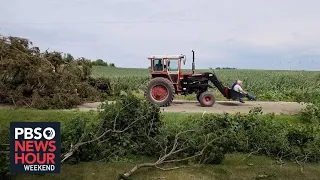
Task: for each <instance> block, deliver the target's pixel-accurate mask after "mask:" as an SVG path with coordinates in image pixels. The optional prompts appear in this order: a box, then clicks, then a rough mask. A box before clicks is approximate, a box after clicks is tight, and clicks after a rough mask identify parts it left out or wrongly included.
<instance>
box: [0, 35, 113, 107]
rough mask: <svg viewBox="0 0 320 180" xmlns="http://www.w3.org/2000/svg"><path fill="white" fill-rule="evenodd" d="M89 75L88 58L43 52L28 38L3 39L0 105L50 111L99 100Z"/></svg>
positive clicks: (0, 61) (99, 95)
mask: <svg viewBox="0 0 320 180" xmlns="http://www.w3.org/2000/svg"><path fill="white" fill-rule="evenodd" d="M90 75H91V64H90V61H89V60H87V59H85V58H78V59H75V60H74V59H73V58H71V59H70V58H66V57H63V54H62V53H59V52H48V51H45V52H40V48H39V47H33V46H32V42H31V41H29V40H28V39H24V38H19V37H11V36H10V37H4V36H0V103H9V104H12V105H14V106H19V107H20V106H26V107H30V108H39V109H47V108H70V107H73V106H75V105H78V104H81V103H82V102H83V101H85V100H99V99H100V98H101V97H102V96H101V92H99V91H97V88H96V87H93V86H91V85H90V84H89V80H90ZM92 81H93V80H92V79H91V80H90V82H91V83H92ZM94 84H95V83H94ZM107 88H108V87H104V91H107V90H108V89H107Z"/></svg>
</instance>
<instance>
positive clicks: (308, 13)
mask: <svg viewBox="0 0 320 180" xmlns="http://www.w3.org/2000/svg"><path fill="white" fill-rule="evenodd" d="M0 2H1V4H2V6H0V34H2V35H12V36H20V37H25V38H28V39H30V40H31V41H32V42H34V44H35V45H36V46H39V47H40V49H41V50H43V51H44V50H46V49H49V50H56V51H62V52H66V53H67V52H68V53H71V54H72V55H73V56H75V57H81V56H83V57H86V58H89V59H97V58H101V59H103V60H105V61H107V62H114V63H115V64H116V65H117V66H121V67H143V68H144V67H148V66H149V62H148V61H147V57H148V56H149V55H153V54H156V55H162V54H174V55H176V54H185V55H187V57H188V58H187V64H186V66H185V67H184V68H191V59H192V53H191V50H192V49H194V50H195V56H196V68H208V67H213V68H215V67H218V66H220V67H221V66H223V67H236V68H250V69H290V68H291V69H300V68H302V69H306V70H320V23H319V19H320V11H319V8H320V1H319V0H305V1H303V0H223V1H222V0H105V1H102V0H51V1H46V0H28V1H25V0H0ZM280 62H281V63H280ZM290 62H291V63H290Z"/></svg>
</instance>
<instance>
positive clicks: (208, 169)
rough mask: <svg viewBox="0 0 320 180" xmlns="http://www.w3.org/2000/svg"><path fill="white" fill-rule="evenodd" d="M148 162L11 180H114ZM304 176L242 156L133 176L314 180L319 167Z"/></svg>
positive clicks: (146, 179) (288, 166)
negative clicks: (212, 163)
mask: <svg viewBox="0 0 320 180" xmlns="http://www.w3.org/2000/svg"><path fill="white" fill-rule="evenodd" d="M143 161H144V162H148V161H151V159H143V158H140V160H134V161H131V162H113V163H102V162H86V163H80V164H76V165H68V164H66V165H62V172H61V174H57V175H56V174H55V175H44V176H41V175H17V176H15V177H14V179H19V180H31V179H32V180H38V179H39V180H40V179H53V180H54V179H68V180H73V179H74V180H78V179H83V180H98V179H110V180H116V179H117V177H118V174H121V173H124V172H126V171H128V170H130V169H131V168H132V167H133V166H134V165H135V164H136V163H141V162H143ZM303 170H304V173H302V172H301V166H299V165H297V164H295V163H291V162H284V164H283V165H280V164H279V163H277V161H275V160H274V159H271V158H268V157H265V156H254V155H253V156H251V157H249V156H248V155H246V154H228V155H227V156H226V159H225V160H224V161H223V162H222V164H219V165H192V164H191V165H190V166H188V167H185V168H181V169H177V170H173V171H166V172H164V171H161V170H157V169H141V170H140V171H137V173H136V174H134V175H133V177H132V178H133V179H135V180H158V179H164V180H165V179H167V180H228V179H230V180H251V179H252V180H258V179H266V180H278V179H282V180H300V179H310V180H313V179H314V180H316V179H319V176H320V164H305V165H304V168H303Z"/></svg>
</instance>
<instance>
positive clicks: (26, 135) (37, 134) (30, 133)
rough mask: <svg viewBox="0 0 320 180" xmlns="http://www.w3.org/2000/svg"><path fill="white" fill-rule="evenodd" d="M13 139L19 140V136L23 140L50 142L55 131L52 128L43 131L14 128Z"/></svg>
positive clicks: (37, 128) (40, 129)
mask: <svg viewBox="0 0 320 180" xmlns="http://www.w3.org/2000/svg"><path fill="white" fill-rule="evenodd" d="M14 134H15V139H19V136H23V139H37V140H38V139H41V138H44V139H46V140H52V139H53V138H54V137H55V136H56V131H55V130H54V129H53V128H52V127H46V128H44V129H42V128H40V127H36V128H27V127H26V128H15V133H14Z"/></svg>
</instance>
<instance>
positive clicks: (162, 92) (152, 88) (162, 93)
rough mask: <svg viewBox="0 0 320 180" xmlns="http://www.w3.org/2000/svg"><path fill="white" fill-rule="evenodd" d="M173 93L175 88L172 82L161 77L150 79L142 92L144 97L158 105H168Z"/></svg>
mask: <svg viewBox="0 0 320 180" xmlns="http://www.w3.org/2000/svg"><path fill="white" fill-rule="evenodd" d="M174 94H175V88H174V86H173V84H172V82H171V81H169V80H168V79H166V78H163V77H158V78H154V79H151V81H150V82H149V84H148V86H147V88H146V90H145V92H144V96H145V97H146V99H147V100H148V101H149V102H151V103H152V104H154V105H157V106H159V107H166V106H170V104H171V103H172V101H173V98H174Z"/></svg>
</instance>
